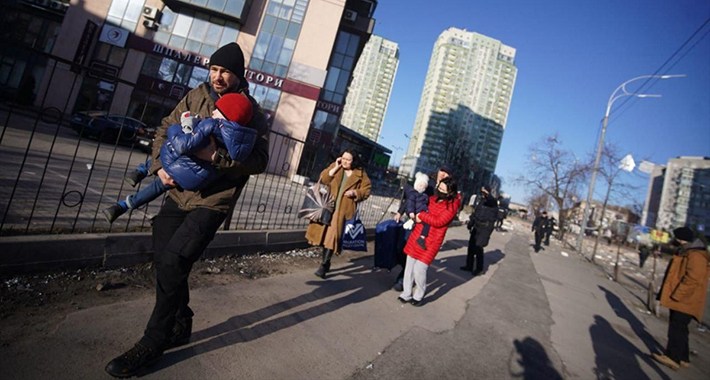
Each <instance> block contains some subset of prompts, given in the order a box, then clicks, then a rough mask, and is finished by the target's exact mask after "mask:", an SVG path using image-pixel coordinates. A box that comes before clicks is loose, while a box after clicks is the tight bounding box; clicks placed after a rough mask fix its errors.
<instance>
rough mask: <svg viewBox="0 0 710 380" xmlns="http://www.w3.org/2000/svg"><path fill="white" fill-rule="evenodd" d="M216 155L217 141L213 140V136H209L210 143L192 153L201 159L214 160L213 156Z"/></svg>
mask: <svg viewBox="0 0 710 380" xmlns="http://www.w3.org/2000/svg"><path fill="white" fill-rule="evenodd" d="M216 155H217V143H216V142H215V141H214V137H213V136H210V143H209V144H207V146H206V147H204V148H202V149H200V150H198V151H197V152H195V153H194V156H195V157H197V158H199V159H200V160H202V161H207V162H214V159H215V156H216Z"/></svg>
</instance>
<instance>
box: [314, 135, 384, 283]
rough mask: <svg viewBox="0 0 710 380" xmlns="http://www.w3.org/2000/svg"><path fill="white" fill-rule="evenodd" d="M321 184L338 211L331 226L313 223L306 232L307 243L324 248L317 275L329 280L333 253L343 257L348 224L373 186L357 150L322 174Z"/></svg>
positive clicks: (345, 152)
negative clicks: (344, 231)
mask: <svg viewBox="0 0 710 380" xmlns="http://www.w3.org/2000/svg"><path fill="white" fill-rule="evenodd" d="M320 182H321V183H322V184H324V185H326V186H328V187H329V190H330V194H331V195H332V196H333V198H335V209H334V210H333V218H332V219H331V221H330V225H323V224H320V223H315V222H311V223H309V224H308V229H307V230H306V240H308V243H309V244H311V245H314V246H321V247H323V252H322V258H321V263H320V266H319V267H318V269H317V270H316V272H315V275H316V276H318V277H320V278H322V279H325V278H326V275H327V273H328V271H329V270H330V260H331V258H332V257H333V254H338V255H339V254H340V250H341V248H340V239H341V237H342V235H343V229H344V228H345V221H346V220H348V219H350V218H352V217H353V216H354V215H355V212H356V211H357V205H358V203H360V202H362V201H364V200H365V199H367V198H368V197H369V196H370V190H371V188H372V184H371V183H370V178H369V177H368V176H367V173H366V172H365V169H363V168H362V167H361V166H360V160H359V156H358V155H357V154H356V153H355V151H353V150H350V149H346V150H345V151H343V153H342V154H341V155H340V156H339V157H338V158H336V159H335V162H333V163H332V164H330V165H329V166H328V167H327V168H325V169H323V171H322V172H321V173H320Z"/></svg>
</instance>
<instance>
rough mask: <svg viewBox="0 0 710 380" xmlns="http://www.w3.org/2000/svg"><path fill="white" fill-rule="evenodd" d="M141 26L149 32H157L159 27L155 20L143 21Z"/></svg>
mask: <svg viewBox="0 0 710 380" xmlns="http://www.w3.org/2000/svg"><path fill="white" fill-rule="evenodd" d="M143 26H145V28H146V29H150V30H158V26H160V25H159V24H158V23H157V22H155V20H143Z"/></svg>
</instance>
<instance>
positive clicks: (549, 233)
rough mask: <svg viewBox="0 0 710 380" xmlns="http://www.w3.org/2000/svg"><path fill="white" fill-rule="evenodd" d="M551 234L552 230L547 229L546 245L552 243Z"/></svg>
mask: <svg viewBox="0 0 710 380" xmlns="http://www.w3.org/2000/svg"><path fill="white" fill-rule="evenodd" d="M550 235H552V231H545V245H550Z"/></svg>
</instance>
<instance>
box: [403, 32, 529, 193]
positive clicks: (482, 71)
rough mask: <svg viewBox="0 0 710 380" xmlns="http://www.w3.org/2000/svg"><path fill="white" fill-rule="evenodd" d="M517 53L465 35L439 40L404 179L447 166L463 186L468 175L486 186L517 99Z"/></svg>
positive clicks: (479, 36) (471, 34) (483, 38)
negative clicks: (471, 175) (452, 169)
mask: <svg viewBox="0 0 710 380" xmlns="http://www.w3.org/2000/svg"><path fill="white" fill-rule="evenodd" d="M515 53H516V51H515V49H514V48H512V47H510V46H507V45H504V44H503V43H501V42H500V41H498V40H495V39H493V38H490V37H487V36H484V35H482V34H479V33H475V32H469V31H466V30H462V29H457V28H449V29H447V30H446V31H444V32H443V33H442V34H441V35H440V36H439V38H438V39H437V41H436V43H435V44H434V49H433V52H432V55H431V59H430V61H429V69H428V71H427V76H426V80H425V83H424V89H423V91H422V95H421V100H420V102H419V108H418V109H417V115H416V119H415V122H414V128H413V131H412V135H411V138H410V142H409V146H408V148H407V152H406V154H405V156H404V157H403V159H402V164H401V166H400V169H399V170H400V171H399V172H400V174H402V175H406V176H410V177H411V176H413V175H414V173H415V172H417V171H423V172H433V171H435V170H436V168H437V167H438V166H439V165H441V164H442V163H444V162H446V163H449V164H451V165H452V166H453V167H454V170H455V171H457V174H458V175H459V177H460V178H462V179H464V182H465V176H467V175H469V173H473V176H474V178H468V179H469V180H472V181H473V183H475V184H476V185H478V184H480V183H482V182H487V181H488V179H489V177H490V175H492V173H493V172H494V171H495V167H496V163H497V160H498V152H499V151H500V145H501V142H502V139H503V132H504V130H505V126H506V123H507V118H508V112H509V110H510V105H511V100H512V97H513V88H514V87H515V79H516V76H517V68H516V67H515ZM476 177H477V178H476ZM483 177H486V179H485V180H484V178H483Z"/></svg>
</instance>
